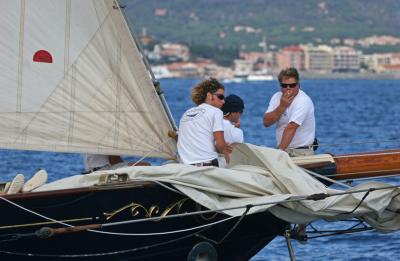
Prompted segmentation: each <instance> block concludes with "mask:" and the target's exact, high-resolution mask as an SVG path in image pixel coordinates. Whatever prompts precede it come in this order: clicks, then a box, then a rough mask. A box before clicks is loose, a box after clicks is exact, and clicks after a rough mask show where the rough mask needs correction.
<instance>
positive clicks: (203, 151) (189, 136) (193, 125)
mask: <svg viewBox="0 0 400 261" xmlns="http://www.w3.org/2000/svg"><path fill="white" fill-rule="evenodd" d="M223 130H224V128H223V114H222V111H221V110H220V109H218V108H216V107H214V106H212V105H209V104H207V103H202V104H200V105H199V106H197V107H193V108H191V109H189V110H187V111H186V112H185V113H184V114H183V116H182V118H181V120H180V123H179V135H178V153H179V157H180V159H181V160H182V162H183V163H184V164H194V163H199V162H205V161H210V160H213V159H216V158H217V157H218V153H217V151H216V148H215V140H214V132H216V131H223Z"/></svg>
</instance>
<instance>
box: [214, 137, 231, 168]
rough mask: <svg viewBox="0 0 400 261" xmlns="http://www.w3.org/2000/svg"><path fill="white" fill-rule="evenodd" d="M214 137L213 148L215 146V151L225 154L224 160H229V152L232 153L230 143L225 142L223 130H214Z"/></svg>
mask: <svg viewBox="0 0 400 261" xmlns="http://www.w3.org/2000/svg"><path fill="white" fill-rule="evenodd" d="M214 139H215V148H216V150H217V152H219V153H223V154H224V156H225V160H226V162H229V154H231V153H232V145H230V144H229V143H226V142H225V138H224V132H223V131H215V132H214Z"/></svg>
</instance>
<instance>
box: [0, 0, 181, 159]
mask: <svg viewBox="0 0 400 261" xmlns="http://www.w3.org/2000/svg"><path fill="white" fill-rule="evenodd" d="M0 35H1V37H0V147H1V148H9V149H24V150H25V149H26V150H46V151H64V152H85V153H98V154H111V155H118V154H125V155H137V156H142V155H148V156H155V157H166V158H168V157H172V156H174V153H175V143H174V142H173V141H172V140H171V139H170V138H169V137H168V131H170V130H172V129H173V127H172V124H171V123H170V122H169V120H168V116H167V114H166V112H165V110H164V108H163V106H162V103H161V101H160V98H159V96H158V94H157V93H156V91H155V89H154V87H153V84H152V81H151V77H150V74H149V72H148V71H147V70H146V68H145V65H144V63H143V61H142V56H141V53H140V52H139V51H138V48H137V46H136V44H135V42H134V40H133V38H132V35H131V34H130V31H129V28H128V26H127V23H126V21H125V19H124V17H123V14H122V12H121V10H120V9H119V8H118V7H117V4H116V2H114V1H113V0H85V1H82V0H57V1H54V0H1V2H0Z"/></svg>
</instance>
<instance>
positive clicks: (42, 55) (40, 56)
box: [33, 50, 53, 63]
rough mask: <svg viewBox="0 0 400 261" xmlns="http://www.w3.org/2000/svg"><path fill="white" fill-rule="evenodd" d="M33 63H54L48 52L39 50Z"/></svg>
mask: <svg viewBox="0 0 400 261" xmlns="http://www.w3.org/2000/svg"><path fill="white" fill-rule="evenodd" d="M33 61H34V62H38V63H53V57H52V56H51V54H50V53H49V52H48V51H45V50H39V51H37V52H36V53H35V54H34V55H33Z"/></svg>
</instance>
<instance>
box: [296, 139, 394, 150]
mask: <svg viewBox="0 0 400 261" xmlns="http://www.w3.org/2000/svg"><path fill="white" fill-rule="evenodd" d="M395 142H400V140H399V139H394V140H374V141H354V142H347V143H325V144H324V143H322V144H318V145H309V147H310V148H313V147H340V146H345V145H364V144H379V143H395ZM292 149H294V148H292Z"/></svg>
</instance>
